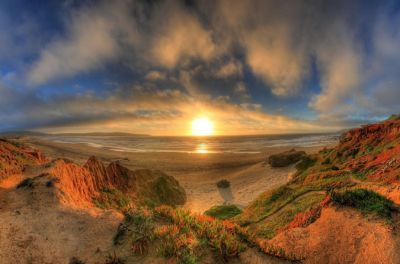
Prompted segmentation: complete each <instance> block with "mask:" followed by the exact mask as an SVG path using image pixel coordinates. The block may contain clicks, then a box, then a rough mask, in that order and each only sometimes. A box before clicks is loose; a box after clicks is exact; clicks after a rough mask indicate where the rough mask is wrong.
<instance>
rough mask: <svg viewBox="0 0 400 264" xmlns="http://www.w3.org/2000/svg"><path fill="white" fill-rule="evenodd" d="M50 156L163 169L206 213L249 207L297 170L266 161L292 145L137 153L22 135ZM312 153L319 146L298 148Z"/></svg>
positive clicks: (191, 204)
mask: <svg viewBox="0 0 400 264" xmlns="http://www.w3.org/2000/svg"><path fill="white" fill-rule="evenodd" d="M21 140H22V141H24V142H25V143H28V144H29V145H31V146H33V147H35V148H38V149H40V150H41V151H43V152H44V153H45V154H46V155H47V156H49V157H51V158H67V159H70V160H73V161H75V162H77V163H79V164H84V163H85V162H86V160H87V159H88V158H89V157H90V156H96V157H98V158H100V159H101V160H102V161H104V162H111V161H116V160H118V161H119V162H120V163H121V164H122V165H123V166H126V167H128V168H130V169H142V168H146V169H154V170H161V171H163V172H166V173H168V174H170V175H172V176H174V177H175V178H176V179H177V180H178V181H179V182H180V184H181V185H182V186H183V187H184V188H185V190H186V193H187V197H188V201H187V203H186V204H185V207H187V208H190V209H191V210H192V211H195V212H199V213H201V212H204V211H205V210H207V209H209V208H210V207H212V206H214V205H221V204H225V203H229V204H235V205H237V206H239V207H245V206H247V205H248V204H249V203H250V202H251V201H252V200H254V199H255V198H256V197H257V196H259V195H260V194H261V193H263V192H265V191H267V190H270V189H273V188H276V187H278V186H280V185H282V184H284V183H286V182H287V181H288V180H289V179H290V177H291V174H292V173H294V171H295V169H294V167H293V166H290V167H286V168H271V167H270V166H269V165H268V164H266V163H265V160H266V158H267V157H268V156H269V155H271V154H273V153H278V152H282V151H285V150H289V149H291V147H279V148H278V147H274V148H264V149H262V151H261V153H254V154H247V153H240V154H239V153H136V152H120V151H112V150H108V149H103V148H96V147H91V146H88V145H86V144H72V143H58V142H53V141H48V140H44V139H39V138H24V139H21ZM297 149H298V150H304V151H306V152H307V153H313V152H316V151H318V150H319V149H321V147H309V148H305V147H303V148H297ZM221 179H227V180H228V181H230V183H231V187H230V188H228V189H219V188H217V186H216V182H217V181H219V180H221Z"/></svg>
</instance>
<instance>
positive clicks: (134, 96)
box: [0, 0, 400, 133]
mask: <svg viewBox="0 0 400 264" xmlns="http://www.w3.org/2000/svg"><path fill="white" fill-rule="evenodd" d="M395 4H396V2H395V1H393V2H391V1H385V2H381V1H376V2H371V3H365V2H364V1H352V2H348V1H317V0H312V1H306V0H304V1H301V0H299V1H295V2H290V3H286V2H282V1H276V0H251V1H239V0H233V1H228V0H219V1H209V0H202V1H193V2H192V1H148V2H146V1H134V0H120V1H98V2H92V1H87V2H84V3H83V4H80V5H71V6H69V7H67V8H66V11H65V12H63V13H62V18H61V19H62V21H63V23H62V25H63V28H62V30H59V32H58V33H57V34H54V35H52V36H51V37H50V38H48V39H47V41H45V44H44V45H34V47H30V49H29V51H26V52H28V53H30V54H32V58H33V59H32V60H31V61H30V63H24V65H23V66H20V67H16V69H15V71H16V72H18V74H19V75H20V76H22V78H21V79H22V80H23V81H20V82H18V85H21V82H24V85H22V86H25V87H28V88H27V89H28V92H26V91H21V89H22V88H20V89H14V88H9V86H10V85H12V84H10V83H7V82H5V80H3V81H2V83H3V84H2V85H3V88H2V90H0V91H1V93H2V94H7V96H8V97H10V98H14V97H15V98H16V99H15V100H16V101H18V102H20V101H21V98H25V97H26V94H29V95H30V96H31V98H35V99H34V100H32V103H30V104H28V106H29V108H28V107H25V106H23V107H21V108H22V109H21V110H18V111H14V112H13V111H12V109H11V108H10V106H9V104H8V103H6V102H2V101H0V102H1V104H2V105H1V107H2V108H3V109H4V111H5V112H12V115H11V116H8V117H6V116H4V118H7V119H8V120H9V122H10V124H12V123H15V124H16V125H15V127H18V125H17V124H22V123H23V124H24V126H26V127H35V128H36V127H38V128H39V127H46V128H51V127H65V126H73V125H78V124H79V126H82V125H83V124H84V123H85V122H89V121H90V122H92V123H93V124H98V123H100V122H108V123H110V122H111V123H112V120H114V123H116V120H119V123H123V122H122V121H123V120H130V119H133V120H136V121H135V122H139V123H142V124H143V122H145V120H146V119H148V120H149V122H153V123H157V122H155V120H158V122H162V120H168V119H170V120H171V119H174V120H177V122H181V123H182V125H181V126H183V123H184V122H187V119H188V118H191V117H193V116H195V115H196V113H201V112H202V111H206V112H207V113H208V114H209V115H212V114H213V113H216V114H213V115H215V116H216V118H218V119H220V120H227V122H226V123H227V124H235V125H232V126H231V127H230V129H237V130H240V131H242V132H243V133H245V132H244V131H245V130H246V128H247V132H248V133H255V131H257V133H264V132H277V131H278V130H279V129H281V130H282V131H296V129H295V128H298V129H297V130H298V131H299V132H300V131H305V130H307V129H308V130H309V131H312V130H318V131H322V130H326V128H329V129H339V128H342V127H346V126H350V125H354V124H358V123H359V122H367V121H369V120H372V119H374V118H382V117H384V116H387V115H389V114H391V113H395V112H399V111H400V107H399V106H398V104H397V102H396V100H395V99H394V98H396V97H397V96H398V95H399V94H400V89H399V88H398V87H399V82H400V79H399V77H398V74H397V70H396V69H397V68H398V66H399V64H400V55H399V54H398V52H397V47H399V46H400V34H399V33H398V30H397V28H398V26H399V25H400V15H399V13H398V12H395V11H393V10H395V9H394V7H395ZM0 17H1V15H0ZM36 30H37V29H35V31H36ZM8 32H9V31H8ZM20 32H21V33H19V34H22V35H26V38H28V37H29V38H32V34H31V33H32V31H30V30H29V29H26V30H25V29H24V30H21V31H20ZM28 33H29V34H28ZM15 38H16V37H15V33H13V34H11V32H10V33H9V34H8V35H6V37H5V38H2V39H0V51H1V46H2V43H4V44H3V45H4V47H11V46H12V43H13V42H15ZM10 43H11V44H10ZM18 46H19V47H20V45H18ZM25 49H27V48H25ZM15 54H17V52H16V53H15ZM15 56H17V55H15ZM121 65H122V66H121ZM118 67H124V68H127V69H129V71H131V75H132V76H134V77H132V79H129V81H127V80H125V79H126V77H125V79H124V80H123V82H122V83H123V84H120V82H119V80H117V87H113V88H112V89H111V88H110V89H108V90H107V89H105V88H104V87H103V88H98V87H89V88H85V89H84V91H79V94H78V93H75V92H69V93H68V92H67V93H62V92H58V93H49V92H48V91H47V90H46V91H44V90H43V89H44V88H43V87H46V89H48V86H51V85H53V84H54V83H59V82H68V81H71V80H74V79H75V78H78V77H79V76H82V75H83V74H86V75H90V76H91V74H95V73H99V74H103V75H104V74H106V72H107V71H108V70H110V69H111V70H110V71H112V70H113V69H114V68H115V69H120V68H118ZM127 75H129V74H127ZM94 76H96V75H94ZM3 79H4V78H3ZM4 87H5V88H4ZM132 87H136V88H132ZM138 87H141V88H140V89H139V90H140V91H141V92H139V90H138V89H137V88H138ZM132 89H133V90H135V92H132ZM22 90H23V89H22ZM104 90H106V91H104ZM100 91H101V92H100ZM144 91H146V92H144ZM10 93H11V94H10ZM71 93H72V94H71ZM262 93H264V94H265V97H267V99H266V102H265V103H264V102H263V101H261V100H260V99H259V98H258V97H259V95H260V94H262ZM160 95H163V96H167V97H165V98H163V97H162V98H163V99H162V100H160V99H157V100H156V98H159V97H158V96H160ZM43 97H44V98H45V99H43ZM296 99H298V100H300V101H301V102H302V109H301V111H302V112H307V113H308V116H305V117H304V116H302V118H299V117H296V116H291V115H292V114H291V113H289V112H288V113H285V112H283V113H277V112H274V111H271V109H270V108H269V105H268V102H272V101H273V100H278V101H279V102H280V103H281V104H282V108H283V109H286V108H290V104H293V103H292V102H293V101H294V100H296ZM165 101H168V103H166V102H165ZM55 105H56V106H57V108H59V109H60V110H59V111H57V112H56V113H53V112H52V111H50V110H49V109H51V108H52V107H54V106H55ZM255 105H258V107H256V108H254V106H255ZM194 106H196V107H194ZM200 106H201V107H200ZM250 106H252V107H250ZM23 109H25V111H26V112H25V113H24V110H23ZM193 109H194V110H193ZM33 111H36V112H37V113H38V114H37V116H36V115H35V114H32V112H33ZM196 111H197V112H196ZM269 112H270V113H269ZM293 112H294V113H295V112H296V111H292V113H293ZM18 113H19V114H18ZM28 113H29V114H28ZM24 115H25V116H26V117H25V116H24ZM32 115H35V116H32ZM78 117H79V118H78ZM233 117H234V118H233ZM246 118H247V119H248V120H247V121H246ZM13 120H14V121H13ZM24 120H26V121H24ZM31 120H32V122H30V121H31ZM46 120H47V121H46ZM268 122H269V123H270V125H268V124H267V123H268ZM284 123H285V124H284ZM28 124H29V125H28ZM20 126H21V125H20ZM238 133H241V132H238Z"/></svg>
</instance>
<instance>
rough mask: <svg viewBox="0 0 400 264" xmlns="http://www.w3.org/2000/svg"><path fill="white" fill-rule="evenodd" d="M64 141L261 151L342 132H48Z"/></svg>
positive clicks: (323, 141) (331, 138)
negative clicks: (177, 134) (176, 134)
mask: <svg viewBox="0 0 400 264" xmlns="http://www.w3.org/2000/svg"><path fill="white" fill-rule="evenodd" d="M45 138H46V139H48V140H52V141H56V142H63V143H83V144H87V145H89V146H92V147H97V148H105V149H110V150H114V151H121V152H167V153H168V152H170V153H174V152H180V153H248V154H251V153H253V154H256V153H261V152H262V150H263V149H265V148H270V147H284V146H293V147H311V146H316V147H318V146H326V145H329V144H333V143H336V142H337V141H338V139H339V134H290V135H256V136H216V137H166V136H164V137H163V136H109V135H107V136H103V135H90V136H89V135H88V136H86V135H81V134H80V135H47V136H45Z"/></svg>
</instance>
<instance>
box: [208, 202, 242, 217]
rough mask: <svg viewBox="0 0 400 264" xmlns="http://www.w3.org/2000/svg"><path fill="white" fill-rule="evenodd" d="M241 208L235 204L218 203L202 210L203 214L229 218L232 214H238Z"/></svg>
mask: <svg viewBox="0 0 400 264" xmlns="http://www.w3.org/2000/svg"><path fill="white" fill-rule="evenodd" d="M241 212H242V210H240V209H239V208H238V207H237V206H236V205H233V204H230V205H218V206H213V207H211V208H210V209H208V210H207V211H205V212H204V214H205V215H209V216H212V217H214V218H217V219H222V220H225V219H230V218H232V217H234V216H237V215H238V214H240V213H241Z"/></svg>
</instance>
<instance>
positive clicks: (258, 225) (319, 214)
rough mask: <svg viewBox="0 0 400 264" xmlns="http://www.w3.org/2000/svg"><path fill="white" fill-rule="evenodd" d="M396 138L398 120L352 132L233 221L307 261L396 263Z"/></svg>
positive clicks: (399, 129)
mask: <svg viewBox="0 0 400 264" xmlns="http://www.w3.org/2000/svg"><path fill="white" fill-rule="evenodd" d="M399 139H400V120H398V119H392V120H387V121H384V122H381V123H377V124H371V125H366V126H363V127H361V128H357V129H353V130H350V131H348V132H346V133H344V134H343V135H342V137H341V139H340V142H339V144H338V145H337V146H336V147H334V148H332V149H323V150H321V151H320V152H319V153H318V154H316V155H311V156H307V157H305V158H304V159H303V160H302V161H301V162H300V163H298V164H297V169H298V171H297V173H296V174H295V175H294V177H293V179H292V180H291V181H290V182H289V183H288V184H287V185H285V186H282V187H280V188H278V189H276V190H274V191H271V192H266V193H264V194H262V195H261V196H260V197H259V198H258V199H257V200H256V201H254V202H253V203H252V204H251V205H250V206H249V207H247V208H246V209H245V210H244V211H243V213H242V214H240V215H239V216H237V217H236V218H235V221H237V222H238V223H240V224H241V225H243V226H247V228H248V229H249V231H250V232H253V233H255V235H256V236H258V237H263V238H267V239H271V240H270V242H271V243H272V244H274V245H275V246H279V247H282V248H283V249H284V250H285V251H286V252H287V253H288V254H293V255H296V256H302V257H303V258H304V262H305V263H347V262H348V263H377V262H382V263H398V259H400V258H399V257H400V256H399V254H398V249H399V245H400V244H399V241H400V240H399V237H398V235H397V232H396V228H397V224H398V205H397V204H398V203H399V202H400V196H399V195H400V182H399V180H400V179H399V175H400V171H399V170H400V163H399V158H400V156H399V154H400V144H399ZM332 245H335V246H334V247H332ZM371 261H372V262H371Z"/></svg>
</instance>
